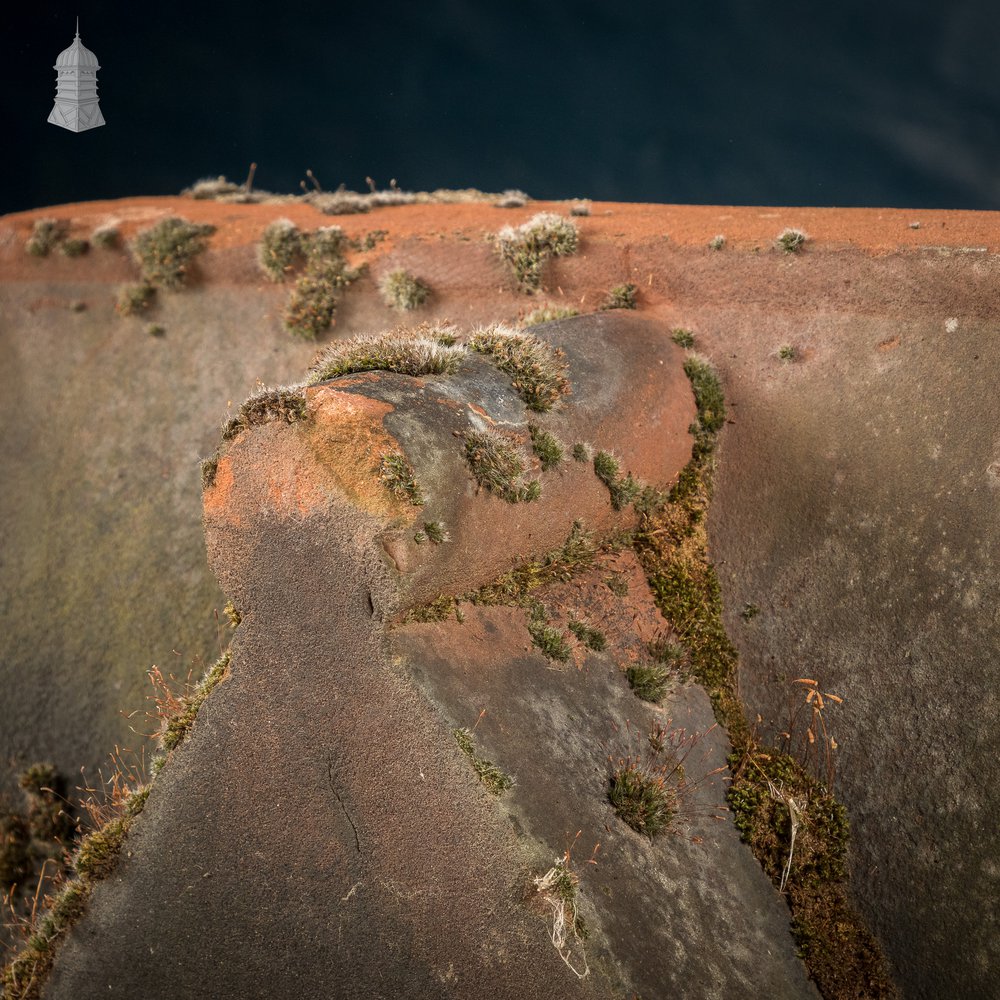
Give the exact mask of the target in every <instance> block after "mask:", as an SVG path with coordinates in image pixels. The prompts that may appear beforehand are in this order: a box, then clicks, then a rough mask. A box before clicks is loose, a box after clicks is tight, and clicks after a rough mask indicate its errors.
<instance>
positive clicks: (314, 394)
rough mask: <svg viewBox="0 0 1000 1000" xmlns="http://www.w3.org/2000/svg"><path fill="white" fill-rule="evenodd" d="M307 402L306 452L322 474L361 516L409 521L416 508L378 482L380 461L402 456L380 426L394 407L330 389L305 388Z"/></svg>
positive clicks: (366, 397) (379, 401) (318, 387)
mask: <svg viewBox="0 0 1000 1000" xmlns="http://www.w3.org/2000/svg"><path fill="white" fill-rule="evenodd" d="M306 400H307V404H308V407H309V413H310V417H311V419H310V421H309V422H308V424H307V425H306V426H307V428H308V443H309V448H310V449H311V451H312V456H313V458H314V459H315V461H316V463H317V465H318V466H319V467H320V468H321V469H322V470H323V472H324V473H325V474H326V475H329V476H330V477H331V478H332V479H333V480H334V481H335V482H336V484H337V487H338V488H339V490H340V491H341V492H342V493H343V494H344V495H345V496H346V497H348V498H349V499H350V500H351V501H352V502H353V503H355V504H356V505H357V506H359V507H361V508H362V509H363V510H366V511H368V512H370V513H372V514H378V515H382V516H385V517H389V516H395V517H399V516H401V515H402V516H404V517H405V520H407V521H409V520H412V518H413V515H414V514H415V512H416V509H417V508H415V507H413V506H412V505H410V504H407V503H406V502H405V501H402V500H398V499H397V498H396V497H394V496H393V495H392V494H391V493H390V492H389V491H388V490H387V489H386V488H385V485H384V484H383V483H382V481H381V480H380V479H379V473H378V470H379V464H380V461H381V458H382V456H383V455H386V454H393V453H397V452H401V451H402V449H401V448H400V445H399V442H398V441H396V439H395V438H394V437H393V436H392V435H391V434H389V432H388V431H387V430H386V429H385V426H384V425H383V420H384V419H385V417H386V415H387V414H389V413H391V412H392V411H393V406H392V404H391V403H386V402H384V401H382V400H380V399H372V398H371V397H370V396H364V395H360V394H358V393H353V392H344V391H342V390H341V388H340V387H339V386H337V387H335V386H332V385H319V386H312V387H310V388H308V389H307V390H306Z"/></svg>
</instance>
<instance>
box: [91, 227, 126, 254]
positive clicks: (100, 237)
mask: <svg viewBox="0 0 1000 1000" xmlns="http://www.w3.org/2000/svg"><path fill="white" fill-rule="evenodd" d="M90 242H91V243H93V244H94V246H95V247H100V248H101V249H102V250H114V249H115V248H116V247H117V246H118V244H119V243H120V242H121V233H120V232H119V231H118V227H117V226H112V225H106V226H98V227H97V228H96V229H95V230H94V231H93V232H92V233H91V234H90Z"/></svg>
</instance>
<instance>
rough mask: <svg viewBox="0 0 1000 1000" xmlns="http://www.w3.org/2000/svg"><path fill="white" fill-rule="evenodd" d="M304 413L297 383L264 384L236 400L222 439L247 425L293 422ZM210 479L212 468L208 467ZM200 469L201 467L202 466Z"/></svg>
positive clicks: (303, 404)
mask: <svg viewBox="0 0 1000 1000" xmlns="http://www.w3.org/2000/svg"><path fill="white" fill-rule="evenodd" d="M306 415H307V410H306V397H305V395H304V393H303V392H302V387H301V386H279V387H277V388H273V389H269V388H264V389H260V390H259V391H257V392H255V393H253V394H252V395H250V396H248V397H247V398H246V400H245V401H244V402H243V403H241V404H240V408H239V409H238V410H237V411H236V414H235V416H232V417H230V418H229V420H227V421H226V424H225V426H224V427H223V428H222V439H223V440H224V441H231V440H232V439H233V438H235V437H236V436H237V435H239V434H240V433H242V432H243V431H245V430H248V429H249V428H251V427H256V426H259V425H261V424H267V423H271V422H272V421H284V422H285V423H286V424H293V423H295V422H296V421H297V420H305V418H306ZM211 472H212V478H213V480H214V475H215V470H214V469H212V470H211ZM203 473H204V469H203Z"/></svg>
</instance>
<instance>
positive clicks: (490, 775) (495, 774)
mask: <svg viewBox="0 0 1000 1000" xmlns="http://www.w3.org/2000/svg"><path fill="white" fill-rule="evenodd" d="M452 736H454V737H455V742H456V743H457V744H458V748H459V749H460V750H461V751H462V753H464V754H465V756H466V757H468V758H469V763H470V764H472V769H473V771H475V772H476V777H477V778H479V780H480V781H481V782H482V783H483V784H484V785H485V786H486V788H487V789H488V790H489V791H491V792H492V793H493V794H494V795H502V794H503V793H504V792H506V791H507V790H508V789H509V788H513V787H514V779H513V778H512V777H511V776H510V775H509V774H506V773H505V772H504V771H501V770H500V768H499V767H497V766H496V764H494V763H493V762H492V761H489V760H485V759H484V758H482V757H480V756H479V754H477V753H476V744H475V742H474V741H473V739H472V733H470V732H469V730H468V729H465V728H462V729H453V730H452Z"/></svg>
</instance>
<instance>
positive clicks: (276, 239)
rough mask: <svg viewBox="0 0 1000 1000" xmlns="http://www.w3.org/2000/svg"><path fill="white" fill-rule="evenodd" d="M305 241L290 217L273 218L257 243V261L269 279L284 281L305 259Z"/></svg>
mask: <svg viewBox="0 0 1000 1000" xmlns="http://www.w3.org/2000/svg"><path fill="white" fill-rule="evenodd" d="M306 245H307V241H306V240H305V239H304V238H303V236H302V233H300V232H299V228H298V226H296V225H295V223H294V222H292V221H291V220H290V219H275V220H274V221H273V222H272V223H270V224H269V225H268V227H267V228H266V229H265V230H264V233H263V235H262V236H261V239H260V243H258V244H257V263H258V264H259V265H260V269H261V270H262V271H263V272H264V274H266V275H267V276H268V278H270V279H271V281H276V282H280V281H284V280H285V279H286V278H287V277H288V275H289V274H291V272H292V271H293V270H295V267H296V265H298V264H300V263H301V262H302V261H303V260H304V259H305V248H306Z"/></svg>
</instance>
